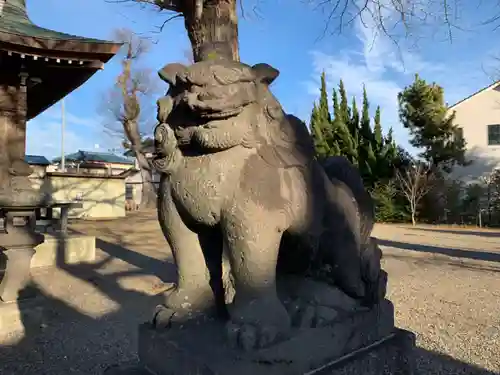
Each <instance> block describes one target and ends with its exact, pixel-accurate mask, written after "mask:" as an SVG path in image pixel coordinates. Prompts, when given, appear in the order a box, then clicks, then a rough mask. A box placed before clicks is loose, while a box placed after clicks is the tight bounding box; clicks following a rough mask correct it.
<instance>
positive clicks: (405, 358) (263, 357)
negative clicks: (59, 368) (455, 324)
mask: <svg viewBox="0 0 500 375" xmlns="http://www.w3.org/2000/svg"><path fill="white" fill-rule="evenodd" d="M224 333H225V330H224V325H223V323H221V322H219V321H214V320H211V321H203V322H189V323H186V324H185V325H183V326H181V327H175V328H170V329H164V330H155V329H153V328H151V326H150V324H143V325H142V326H141V327H140V329H139V359H140V366H141V367H140V368H134V369H130V368H129V369H128V370H127V371H129V372H126V371H125V370H124V372H122V373H123V374H124V375H125V374H127V373H131V374H133V372H130V371H144V370H147V371H149V372H150V373H151V374H154V375H177V374H183V375H195V374H196V375H232V374H239V375H253V374H263V375H313V374H318V375H319V374H339V375H341V374H342V375H344V374H346V375H347V374H411V373H412V372H411V371H412V366H411V349H412V347H413V346H414V336H413V335H412V334H411V333H408V332H405V331H401V330H398V329H396V328H395V327H394V309H393V306H392V303H391V302H389V301H387V300H386V301H383V303H381V304H380V305H379V306H377V307H376V308H374V309H372V310H369V311H368V310H366V311H359V312H357V313H355V314H353V315H352V316H350V317H347V318H344V319H342V320H341V321H337V322H335V323H333V324H331V325H329V326H326V327H321V328H307V329H297V330H295V331H293V332H292V334H291V336H290V337H289V338H288V339H286V340H284V341H282V342H279V343H276V344H274V345H273V346H271V347H268V348H264V349H261V350H257V351H252V352H242V351H240V350H238V349H233V348H230V347H228V346H227V344H226V340H225V334H224ZM141 368H142V369H143V370H141ZM114 371H118V370H117V369H115V370H114ZM115 373H116V374H118V373H119V372H115ZM137 373H140V372H137Z"/></svg>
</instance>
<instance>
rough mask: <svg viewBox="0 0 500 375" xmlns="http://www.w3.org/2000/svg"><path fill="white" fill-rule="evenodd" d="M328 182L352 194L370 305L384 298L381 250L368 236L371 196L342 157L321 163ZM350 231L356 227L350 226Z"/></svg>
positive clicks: (367, 299) (370, 228)
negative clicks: (357, 220) (351, 227)
mask: <svg viewBox="0 0 500 375" xmlns="http://www.w3.org/2000/svg"><path fill="white" fill-rule="evenodd" d="M321 164H322V166H323V168H324V170H325V172H326V175H327V176H328V178H329V179H330V180H331V181H335V180H337V181H340V182H342V183H343V184H344V185H345V186H346V187H347V188H349V190H350V191H351V193H352V196H353V197H354V200H355V203H356V207H357V214H358V218H359V231H360V233H359V234H360V238H359V239H360V255H361V276H362V278H363V282H364V284H365V286H366V287H365V301H364V302H365V303H366V304H367V305H372V304H374V303H377V302H378V301H379V300H380V299H382V298H384V297H385V292H386V290H385V288H386V283H387V274H386V273H385V272H384V271H383V270H382V269H381V265H380V262H381V258H382V251H381V250H380V247H379V246H378V244H377V239H376V238H374V237H371V232H372V229H373V225H374V222H375V210H374V205H373V201H372V198H371V196H370V194H369V193H368V192H367V191H366V189H365V187H364V184H363V179H362V178H361V175H360V173H359V171H358V170H357V168H356V167H355V166H354V165H352V164H351V163H350V162H349V160H347V159H346V158H345V157H343V156H332V157H330V158H327V159H326V160H324V161H323V162H322V163H321ZM353 230H356V229H355V228H353Z"/></svg>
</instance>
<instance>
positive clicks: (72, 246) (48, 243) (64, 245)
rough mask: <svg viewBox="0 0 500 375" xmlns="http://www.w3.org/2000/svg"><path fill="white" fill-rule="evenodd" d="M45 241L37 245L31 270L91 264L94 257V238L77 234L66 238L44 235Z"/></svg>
mask: <svg viewBox="0 0 500 375" xmlns="http://www.w3.org/2000/svg"><path fill="white" fill-rule="evenodd" d="M43 236H44V237H45V241H44V242H43V243H42V244H40V245H38V246H37V247H36V248H35V250H36V252H35V255H33V258H32V259H31V268H35V267H45V266H57V265H58V261H62V262H63V263H64V264H77V263H82V262H93V261H94V260H95V256H96V248H95V237H93V236H84V235H79V234H68V235H66V236H60V235H57V234H56V235H50V234H44V235H43Z"/></svg>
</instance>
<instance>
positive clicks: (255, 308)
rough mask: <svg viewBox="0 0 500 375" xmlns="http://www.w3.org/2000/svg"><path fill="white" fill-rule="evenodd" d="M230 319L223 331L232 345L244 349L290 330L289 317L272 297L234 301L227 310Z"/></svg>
mask: <svg viewBox="0 0 500 375" xmlns="http://www.w3.org/2000/svg"><path fill="white" fill-rule="evenodd" d="M230 314H231V320H230V322H228V323H227V324H226V333H227V338H228V341H229V344H230V345H231V346H232V347H235V348H239V349H242V350H244V351H249V350H254V349H260V348H264V347H267V346H269V345H272V344H273V343H275V342H276V341H278V340H280V339H281V338H283V337H285V336H286V334H287V333H288V331H289V330H290V327H291V323H290V317H289V315H288V313H287V311H286V309H285V307H284V306H283V305H282V304H281V302H280V301H279V300H278V299H277V298H276V299H274V298H273V299H270V298H263V299H261V300H254V301H251V302H247V303H245V304H240V305H239V306H238V305H236V307H235V308H233V309H232V310H231V311H230Z"/></svg>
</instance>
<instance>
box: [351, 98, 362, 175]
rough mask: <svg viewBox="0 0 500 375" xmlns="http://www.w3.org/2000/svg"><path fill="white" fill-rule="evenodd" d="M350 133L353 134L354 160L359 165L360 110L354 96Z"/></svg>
mask: <svg viewBox="0 0 500 375" xmlns="http://www.w3.org/2000/svg"><path fill="white" fill-rule="evenodd" d="M348 129H349V134H350V135H351V140H352V148H353V151H354V155H352V156H353V159H354V160H353V162H354V164H356V165H359V138H360V134H359V133H360V132H359V110H358V106H357V104H356V98H354V97H353V98H352V106H351V118H350V121H349V126H348Z"/></svg>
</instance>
